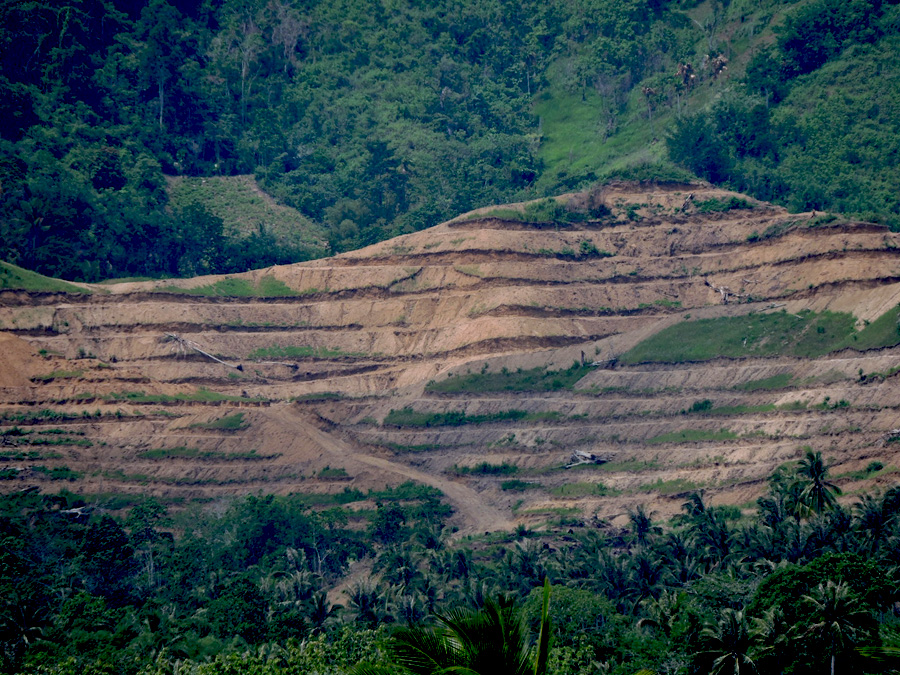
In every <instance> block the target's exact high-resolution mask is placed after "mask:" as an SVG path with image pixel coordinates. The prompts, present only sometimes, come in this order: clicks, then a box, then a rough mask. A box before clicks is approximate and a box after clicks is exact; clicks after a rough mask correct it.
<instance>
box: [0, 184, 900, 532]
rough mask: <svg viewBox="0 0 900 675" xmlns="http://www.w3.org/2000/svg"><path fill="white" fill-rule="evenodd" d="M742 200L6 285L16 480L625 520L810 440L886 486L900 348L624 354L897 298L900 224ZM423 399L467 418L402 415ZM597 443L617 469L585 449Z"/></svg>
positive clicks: (7, 484) (844, 480)
mask: <svg viewBox="0 0 900 675" xmlns="http://www.w3.org/2000/svg"><path fill="white" fill-rule="evenodd" d="M732 197H737V196H736V195H732V194H730V193H726V192H722V191H720V190H716V189H712V188H709V187H706V186H698V185H692V186H686V185H685V186H655V185H651V186H643V185H634V184H621V185H611V186H607V187H606V188H604V189H603V191H602V192H595V193H592V194H579V195H567V196H564V197H562V198H560V199H561V200H562V201H566V202H569V203H572V204H575V203H587V202H590V203H591V205H592V206H594V207H597V206H598V205H600V204H603V205H605V206H606V207H607V208H608V209H610V211H611V215H609V216H607V217H604V218H602V219H598V220H586V221H583V222H579V223H567V224H551V223H527V222H521V221H519V220H517V219H514V218H510V217H509V215H508V211H507V212H505V213H504V212H501V213H500V215H501V216H502V217H497V215H496V213H492V212H491V210H482V212H481V213H474V214H469V215H468V216H464V217H460V218H457V219H455V220H453V221H450V222H448V223H444V224H442V225H439V226H437V227H434V228H431V229H429V230H425V231H423V232H419V233H415V234H410V235H406V236H403V237H399V238H396V239H393V240H391V241H387V242H382V243H380V244H377V245H374V246H371V247H368V248H366V249H362V250H360V251H354V252H352V253H347V254H343V255H340V256H337V257H334V258H330V259H327V260H317V261H312V262H308V263H302V264H297V265H290V266H284V267H275V268H269V269H263V270H256V271H254V272H248V273H247V274H243V275H236V276H234V277H230V278H223V277H201V278H196V279H189V280H174V281H173V280H167V281H164V282H163V281H160V282H140V283H123V284H117V285H110V286H102V287H97V288H98V291H99V292H96V293H94V294H92V295H64V294H42V293H27V292H21V291H3V292H0V331H3V332H0V415H3V419H2V420H0V430H2V431H5V432H6V433H4V434H3V435H2V436H0V441H2V443H3V448H2V451H3V454H2V456H0V460H2V464H0V470H2V471H3V472H4V473H3V475H4V476H5V478H6V479H5V480H3V481H0V489H3V490H15V489H23V488H26V487H28V486H31V485H40V486H41V487H42V488H44V489H47V490H53V489H60V488H62V487H65V488H68V489H72V490H83V491H93V492H113V491H126V492H127V491H134V492H150V493H154V494H157V495H160V496H164V497H169V498H175V497H184V498H192V497H213V496H218V495H223V494H227V495H233V494H246V493H256V492H259V491H261V490H262V491H265V492H278V493H286V492H291V491H298V490H300V491H312V492H316V491H319V492H334V491H340V490H343V489H344V488H346V487H349V486H353V487H358V488H360V489H368V488H374V487H379V486H383V485H385V484H397V483H400V482H403V481H405V480H410V479H412V480H416V481H420V482H424V483H428V484H431V485H434V486H436V487H439V488H440V489H441V490H443V491H444V493H445V494H446V495H447V498H448V500H449V501H450V502H451V503H452V504H453V505H454V506H455V508H456V510H457V515H456V516H455V518H456V522H457V524H458V525H459V526H461V527H462V528H463V529H464V530H465V531H482V530H490V529H500V528H509V527H512V526H514V524H516V523H526V524H529V525H537V524H540V523H543V522H546V521H548V520H553V519H556V520H559V519H560V518H561V519H562V521H559V522H564V523H567V524H571V525H575V524H577V523H578V522H587V521H589V520H590V519H591V518H594V517H598V518H606V519H614V518H616V517H618V516H620V515H621V514H624V513H625V512H626V511H627V509H628V508H629V507H630V506H631V505H633V504H635V503H638V502H644V503H647V502H650V503H651V509H653V510H656V511H658V512H661V513H671V512H674V511H675V510H677V509H678V506H679V504H680V503H681V501H683V496H684V494H685V493H686V492H687V491H689V490H692V489H700V488H702V489H705V490H707V492H708V494H711V495H712V497H713V500H714V501H715V502H721V503H725V502H728V503H736V504H743V503H746V502H748V501H750V500H752V499H754V498H755V497H756V496H757V495H758V494H759V493H760V492H761V490H762V488H763V481H764V480H765V478H766V477H767V476H768V475H770V474H771V472H772V471H773V470H774V469H775V468H776V467H777V466H778V465H779V464H781V463H783V462H785V461H789V460H792V459H795V458H796V457H797V456H798V454H799V452H800V449H801V448H802V447H803V446H812V447H814V448H816V449H819V450H822V451H823V452H824V453H825V455H826V457H828V458H830V459H831V460H832V461H833V462H834V463H835V466H834V469H833V471H834V472H835V473H836V474H837V475H838V476H839V482H840V483H841V484H842V485H843V486H844V488H845V489H846V490H847V491H848V492H849V493H850V494H851V495H852V493H853V492H854V490H858V489H863V488H866V489H870V488H871V487H872V486H875V485H879V484H888V483H890V482H891V480H892V479H893V478H896V476H892V473H893V471H894V470H895V469H894V467H898V466H900V464H898V460H897V457H896V450H895V448H897V447H898V444H896V443H891V442H888V440H889V439H890V438H891V435H890V433H889V432H891V431H892V430H893V429H895V428H896V427H898V426H900V425H898V424H897V406H898V405H900V393H898V388H897V379H896V376H895V375H894V374H893V373H894V370H895V369H896V368H897V366H898V365H900V350H898V349H896V348H889V349H881V350H872V351H868V352H866V351H850V350H846V351H844V352H840V353H835V354H829V355H826V356H823V357H821V358H818V359H803V358H789V357H786V356H773V357H768V358H756V359H736V360H725V359H719V360H716V361H712V362H704V363H700V364H674V365H663V364H648V365H635V366H623V365H618V364H617V363H616V359H617V358H618V357H619V356H620V355H622V354H623V353H624V352H626V351H627V350H628V349H629V348H631V347H632V346H633V345H635V344H637V343H639V342H640V341H641V340H643V339H645V338H647V337H648V336H650V335H653V334H655V333H656V332H658V331H659V330H661V329H662V328H664V327H666V326H668V325H671V324H673V323H676V322H681V321H685V320H687V319H697V318H701V317H716V316H734V315H740V314H746V313H748V312H751V311H753V312H758V313H761V312H772V311H782V310H785V311H787V312H791V313H797V312H800V311H801V310H804V309H811V310H814V311H823V310H831V311H840V312H849V313H852V314H853V315H854V316H855V317H856V319H857V321H858V325H859V326H860V327H862V326H863V325H865V324H866V322H871V321H874V320H875V319H877V318H878V317H879V316H881V315H883V314H884V313H885V312H886V311H888V310H890V309H892V308H893V307H895V306H896V305H897V303H898V301H900V260H898V257H897V254H896V252H895V251H896V248H897V247H898V245H900V237H898V236H897V235H895V234H893V233H891V232H889V231H888V230H886V229H885V228H883V227H880V226H877V225H872V224H866V223H853V222H846V221H842V220H839V219H834V218H831V217H823V216H822V214H788V213H786V212H785V211H783V210H781V209H778V208H775V207H772V206H769V205H766V204H761V203H756V202H752V200H748V201H749V202H751V203H752V205H753V208H737V209H734V208H732V209H727V210H721V208H718V210H717V205H722V204H727V203H728V200H730V199H731V198H732ZM710 204H711V205H712V207H710ZM710 208H711V210H710ZM573 362H578V363H579V364H580V363H587V364H590V363H592V362H596V363H597V366H598V367H596V368H594V369H592V370H591V369H586V370H585V372H586V376H585V377H584V378H583V379H582V380H581V381H580V382H578V383H577V384H575V385H574V386H573V387H571V388H561V389H559V390H557V391H548V392H521V391H519V392H499V393H496V392H494V393H492V392H488V393H475V392H463V393H456V394H440V393H436V392H434V391H431V390H428V389H426V385H427V383H428V382H429V381H432V380H435V381H442V380H443V379H445V378H447V377H448V376H449V375H451V374H460V373H463V374H464V373H468V372H471V373H476V372H482V371H484V372H486V373H497V372H501V371H502V370H503V369H504V368H505V369H507V371H515V370H517V369H519V368H521V369H526V370H527V369H531V368H536V367H546V368H549V369H551V370H552V369H560V368H568V367H569V366H570V365H572V363H573ZM588 371H589V372H588ZM773 378H774V379H773ZM755 382H763V385H760V386H759V387H755V386H754V385H753V383H755ZM704 400H709V401H710V404H709V405H708V406H707V407H706V408H705V409H703V410H699V411H696V412H695V413H689V414H688V413H683V411H684V410H686V409H689V408H690V407H691V405H692V403H694V402H697V401H700V402H702V401H704ZM406 407H411V408H412V409H414V410H416V411H419V412H420V413H423V414H431V413H455V414H457V415H466V416H468V417H466V418H465V419H464V420H463V421H462V422H461V423H459V424H455V425H446V424H444V425H434V424H432V425H429V426H416V425H409V424H402V423H401V424H391V423H390V419H392V418H389V423H385V418H386V417H387V416H388V415H390V414H391V411H399V410H402V409H404V408H406ZM701 407H702V406H701ZM509 411H522V412H521V413H520V412H516V413H515V415H510V414H507V413H509ZM395 414H396V413H395ZM505 414H506V416H505V417H504V415H505ZM473 420H474V421H473ZM13 429H15V430H16V431H12V430H13ZM573 451H581V452H583V453H587V454H593V455H595V456H597V457H601V458H603V459H605V460H607V462H606V463H605V464H602V465H597V464H589V465H581V466H578V467H575V468H570V469H565V468H563V467H565V466H566V465H567V464H570V463H571V461H572V454H573ZM873 462H880V463H881V464H882V468H881V469H872V468H871V466H872V463H873ZM485 463H486V464H487V466H485ZM502 466H506V468H504V469H496V468H494V467H502ZM510 467H512V468H510ZM867 467H869V470H868V471H866V469H867Z"/></svg>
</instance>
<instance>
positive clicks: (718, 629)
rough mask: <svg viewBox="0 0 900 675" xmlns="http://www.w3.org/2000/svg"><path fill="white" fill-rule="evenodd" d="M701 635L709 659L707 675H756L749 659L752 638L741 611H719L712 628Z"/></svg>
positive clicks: (754, 665) (708, 628)
mask: <svg viewBox="0 0 900 675" xmlns="http://www.w3.org/2000/svg"><path fill="white" fill-rule="evenodd" d="M701 634H702V635H703V636H704V637H705V638H706V639H707V641H708V644H709V649H707V650H706V652H705V653H706V654H707V655H708V656H710V657H712V658H713V663H712V670H711V671H710V674H711V675H722V674H723V673H734V675H743V674H744V673H755V672H756V662H755V661H754V660H753V658H751V656H750V651H751V648H752V646H753V638H752V636H751V635H750V630H749V628H748V627H747V620H746V619H745V618H744V613H743V612H742V611H739V610H736V609H731V608H730V607H729V608H726V609H724V610H722V614H721V616H719V620H718V621H717V622H716V623H715V625H713V624H708V625H707V626H706V627H705V628H704V629H703V631H702V633H701Z"/></svg>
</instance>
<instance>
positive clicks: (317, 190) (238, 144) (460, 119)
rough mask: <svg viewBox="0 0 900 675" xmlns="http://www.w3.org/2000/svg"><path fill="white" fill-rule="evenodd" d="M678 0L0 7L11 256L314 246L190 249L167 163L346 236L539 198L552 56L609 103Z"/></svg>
mask: <svg viewBox="0 0 900 675" xmlns="http://www.w3.org/2000/svg"><path fill="white" fill-rule="evenodd" d="M667 5H668V3H665V2H655V3H653V4H652V11H650V12H647V11H646V10H647V5H646V3H643V2H639V1H638V0H627V1H626V2H612V1H611V0H579V2H575V3H558V2H555V3H549V4H548V3H543V2H537V1H536V0H527V2H526V3H525V4H524V5H523V4H522V3H509V2H505V1H504V0H492V1H491V2H486V3H454V2H448V1H442V2H436V3H425V4H421V3H410V2H405V1H404V2H400V3H389V4H386V3H383V2H380V1H376V0H370V1H366V2H339V3H307V4H298V3H293V2H289V1H288V0H251V1H250V2H234V1H228V2H223V3H211V2H180V1H175V0H139V1H138V2H124V0H73V1H72V2H67V3H64V4H63V5H59V6H57V5H55V4H53V3H50V4H47V3H36V2H28V1H24V0H23V1H16V0H10V1H8V2H4V3H2V4H0V26H2V28H0V113H2V119H3V121H4V124H3V125H0V126H2V130H0V141H2V143H0V180H2V183H3V192H2V195H0V223H2V225H0V228H2V230H0V258H3V259H7V260H10V261H12V262H16V263H18V264H21V265H24V266H25V267H29V268H32V269H35V270H37V271H40V272H43V273H46V274H51V275H61V276H65V277H68V278H75V279H82V280H97V279H100V278H104V277H109V276H117V275H118V276H121V275H137V274H150V275H171V274H179V275H186V274H195V273H202V272H206V271H214V272H233V271H243V270H244V269H246V268H247V266H249V265H251V264H253V265H256V266H261V265H266V264H270V263H273V262H287V261H292V260H299V259H304V258H306V257H308V256H310V255H312V254H313V253H314V251H312V250H309V251H307V250H286V249H284V248H279V250H277V251H271V250H269V249H270V247H271V245H272V243H273V239H271V238H266V237H265V234H264V232H260V233H259V237H257V236H256V235H255V234H254V235H251V237H250V239H249V240H247V241H246V242H244V243H241V242H235V241H234V239H233V238H224V239H223V238H221V236H220V233H218V232H213V233H212V236H210V237H209V238H208V239H206V240H204V241H203V242H200V243H197V245H196V246H195V247H193V246H191V245H189V244H188V241H190V240H192V239H194V237H195V236H196V235H197V234H198V230H197V229H196V228H197V227H198V225H200V224H201V223H200V222H199V221H200V220H202V219H198V217H196V215H195V214H194V215H191V214H184V213H173V212H172V210H171V209H169V208H168V205H167V203H166V202H167V198H166V194H165V190H164V187H165V181H164V177H163V176H164V174H170V175H189V176H212V175H222V174H224V175H234V174H247V173H255V175H256V177H257V180H258V181H259V182H260V183H261V184H262V185H263V186H264V187H265V188H266V189H267V190H268V191H269V192H270V193H272V194H273V195H274V196H276V197H277V198H278V199H279V200H281V201H283V202H284V203H286V204H289V205H293V206H295V207H296V208H298V209H300V210H301V211H302V212H303V213H304V214H306V215H308V216H310V217H311V218H313V219H314V220H317V221H320V222H324V223H325V224H326V225H327V227H328V230H329V237H328V238H329V244H330V246H331V249H332V250H334V251H339V250H346V249H348V248H352V247H356V246H361V245H365V244H369V243H372V242H374V241H378V240H381V239H384V238H386V237H389V236H393V235H396V234H400V233H404V232H410V231H413V230H417V229H421V228H423V227H427V226H429V225H433V224H435V223H437V222H439V221H440V220H441V219H445V218H448V217H450V216H453V215H456V214H458V213H460V212H462V211H466V210H469V209H471V208H473V207H475V206H481V205H485V204H489V203H497V202H502V201H508V200H510V199H512V198H514V197H515V196H516V195H519V194H527V190H528V189H529V188H530V186H531V185H532V184H533V183H534V181H535V180H536V179H537V178H538V177H539V176H540V174H541V171H542V169H543V167H542V166H541V165H540V162H539V161H538V160H537V158H536V155H535V147H536V146H535V145H534V142H533V138H529V136H530V135H531V136H532V137H533V136H534V134H536V133H537V130H538V121H537V120H536V119H535V118H534V117H533V116H532V114H531V103H532V97H533V95H534V94H535V93H536V92H537V91H538V89H539V88H540V87H542V86H543V85H544V84H545V83H546V80H545V77H546V72H547V68H548V67H549V66H550V65H551V64H552V63H553V62H554V61H555V60H558V59H560V58H562V59H567V60H569V61H570V62H571V63H572V65H573V68H572V69H571V72H572V73H573V76H572V77H571V78H570V79H571V82H570V85H571V87H570V88H572V89H578V88H580V89H582V90H584V89H585V88H586V87H594V88H596V89H598V90H602V91H603V92H604V96H605V97H607V98H608V99H609V101H610V111H611V114H613V115H615V114H616V111H618V110H621V109H622V108H623V106H624V105H625V102H626V98H627V94H628V92H629V91H630V89H631V87H632V86H633V85H634V83H635V82H637V81H638V80H640V78H641V77H643V76H644V75H645V74H648V73H653V72H657V71H660V70H662V69H663V68H664V67H666V68H667V67H669V66H671V63H672V59H674V58H675V52H676V51H677V50H676V45H677V44H679V39H681V40H682V41H683V42H684V43H685V44H687V43H688V40H687V39H685V38H684V36H682V37H681V38H679V37H678V36H676V33H675V32H673V28H672V26H676V25H680V24H679V21H682V22H683V19H684V17H682V16H681V15H680V14H678V13H673V12H668V11H667ZM679 17H680V18H679ZM682 47H683V45H682ZM679 49H681V47H679ZM607 94H608V96H607ZM199 234H200V235H201V236H206V228H204V227H200V228H199ZM248 246H249V247H250V248H252V249H253V252H254V255H253V256H251V255H248V254H246V253H244V251H245V250H246V249H247V248H248ZM214 248H215V251H214V252H213V249H214ZM197 249H199V250H197ZM318 254H321V252H320V251H319V253H318Z"/></svg>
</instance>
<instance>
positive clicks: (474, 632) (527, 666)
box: [352, 580, 551, 675]
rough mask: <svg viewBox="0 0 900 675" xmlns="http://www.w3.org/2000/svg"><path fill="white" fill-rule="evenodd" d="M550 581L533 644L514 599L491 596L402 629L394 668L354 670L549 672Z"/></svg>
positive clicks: (392, 644)
mask: <svg viewBox="0 0 900 675" xmlns="http://www.w3.org/2000/svg"><path fill="white" fill-rule="evenodd" d="M549 602H550V583H549V582H548V581H547V580H545V581H544V601H543V607H542V611H541V632H540V635H539V636H538V641H537V644H536V645H535V647H533V648H532V646H531V645H530V640H529V634H528V627H527V623H526V621H525V615H524V613H523V612H522V610H521V608H520V607H519V605H518V604H517V603H516V602H515V601H514V600H512V599H510V598H506V597H504V596H500V597H498V598H497V599H488V600H487V601H486V602H485V604H484V607H482V608H481V609H479V610H472V609H469V608H465V607H461V608H457V609H453V610H451V611H449V612H447V613H446V614H441V615H437V620H438V625H437V626H433V627H423V626H416V627H412V628H402V629H399V630H397V631H396V632H395V633H394V634H393V635H392V636H391V638H390V641H389V643H388V644H387V652H388V654H389V658H390V661H391V666H389V667H378V666H372V665H369V664H362V665H360V666H357V667H356V668H355V669H354V670H353V671H352V672H353V674H354V675H388V673H391V674H392V675H396V673H398V672H399V673H404V674H408V675H438V674H439V673H441V674H442V673H460V674H465V675H545V673H546V672H547V656H548V654H549V648H550V630H551V626H550V619H549Z"/></svg>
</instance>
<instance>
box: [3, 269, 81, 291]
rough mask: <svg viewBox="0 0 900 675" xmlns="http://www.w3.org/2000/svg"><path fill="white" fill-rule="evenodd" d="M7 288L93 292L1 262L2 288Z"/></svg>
mask: <svg viewBox="0 0 900 675" xmlns="http://www.w3.org/2000/svg"><path fill="white" fill-rule="evenodd" d="M5 288H9V289H14V290H23V291H39V292H40V291H43V292H54V293H93V291H92V290H90V289H88V288H82V287H81V286H76V285H75V284H70V283H69V282H67V281H62V280H60V279H54V278H52V277H45V276H44V275H43V274H38V273H37V272H30V271H29V270H26V269H24V268H23V267H19V266H18V265H13V264H12V263H7V262H0V290H2V289H5Z"/></svg>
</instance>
